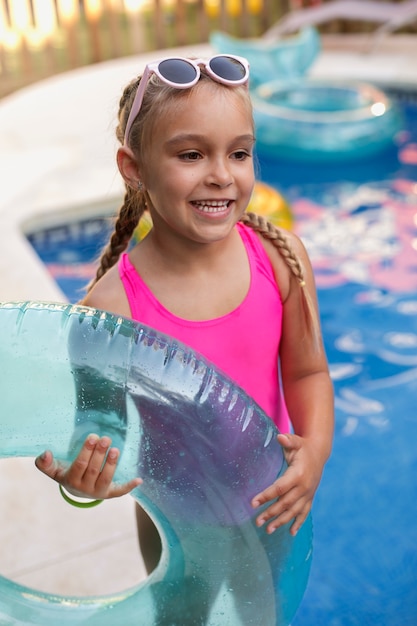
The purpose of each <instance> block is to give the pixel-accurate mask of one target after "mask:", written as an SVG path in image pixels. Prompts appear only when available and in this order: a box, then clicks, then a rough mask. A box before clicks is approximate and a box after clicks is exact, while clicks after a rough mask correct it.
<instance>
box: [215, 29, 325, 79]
mask: <svg viewBox="0 0 417 626" xmlns="http://www.w3.org/2000/svg"><path fill="white" fill-rule="evenodd" d="M210 44H211V46H212V47H213V48H214V50H215V51H216V52H219V53H225V54H237V55H238V56H243V57H245V58H246V59H247V60H248V61H249V65H250V85H251V88H253V87H255V86H256V85H259V84H262V83H264V82H265V77H266V78H267V79H268V80H273V79H280V80H284V79H293V78H294V77H296V76H303V75H304V74H305V72H306V71H307V70H308V69H309V67H310V66H311V65H312V63H313V62H314V60H315V59H316V57H317V55H318V54H319V52H320V49H321V42H320V35H319V33H318V31H317V30H316V29H315V28H313V27H306V28H304V29H303V30H301V31H300V32H299V33H297V34H296V35H292V36H290V37H286V38H280V39H275V40H272V41H271V40H270V39H267V38H262V37H260V38H258V39H238V38H236V37H232V36H231V35H228V34H226V33H222V32H218V31H216V32H213V33H212V34H211V35H210Z"/></svg>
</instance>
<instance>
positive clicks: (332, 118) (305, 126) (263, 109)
mask: <svg viewBox="0 0 417 626" xmlns="http://www.w3.org/2000/svg"><path fill="white" fill-rule="evenodd" d="M252 101H253V106H254V117H255V125H256V138H257V151H258V152H259V154H266V155H270V156H272V157H275V158H281V157H282V158H285V159H294V160H301V161H302V160H309V161H311V160H314V161H334V160H339V161H342V160H346V159H356V158H361V157H369V156H372V155H375V154H377V153H379V152H381V151H383V150H384V149H387V148H388V147H391V146H393V140H394V137H395V135H396V133H397V132H399V131H400V129H401V128H402V116H401V113H400V110H399V108H398V107H397V106H396V105H395V104H394V103H393V102H392V100H391V99H390V98H388V96H387V95H386V94H384V93H383V92H382V91H381V90H380V89H378V88H376V87H374V86H372V85H370V84H367V83H361V82H352V83H348V82H339V83H335V82H333V81H332V82H327V81H314V80H310V79H300V80H292V81H282V80H276V81H271V82H268V83H264V84H263V85H260V86H259V87H257V88H255V89H254V91H253V92H252Z"/></svg>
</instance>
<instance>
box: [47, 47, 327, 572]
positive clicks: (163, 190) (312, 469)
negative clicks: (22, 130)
mask: <svg viewBox="0 0 417 626" xmlns="http://www.w3.org/2000/svg"><path fill="white" fill-rule="evenodd" d="M248 77H249V71H248V65H247V62H246V61H245V60H244V59H242V58H239V57H232V56H228V55H218V56H216V57H213V58H212V59H211V60H210V61H208V62H206V61H203V60H190V59H180V58H170V59H163V60H161V61H159V62H156V63H152V64H150V65H148V66H147V67H146V69H145V72H144V74H143V76H142V78H141V79H138V80H135V81H133V82H132V83H131V84H129V85H128V86H127V88H126V89H125V92H124V94H123V96H122V98H121V101H120V111H119V125H118V127H117V137H118V139H119V141H120V143H121V147H120V148H119V150H118V153H117V163H118V167H119V170H120V173H121V175H122V177H123V179H124V181H125V184H126V194H125V198H124V202H123V205H122V207H121V209H120V211H119V215H118V219H117V221H116V224H115V230H114V233H113V235H112V237H111V240H110V243H109V245H108V246H107V248H106V249H105V250H104V252H103V254H102V257H101V261H100V266H99V269H98V272H97V277H96V279H95V280H94V282H93V284H92V285H91V286H90V289H89V291H88V294H87V296H86V297H85V299H84V301H83V304H85V305H88V306H91V307H96V308H99V309H105V310H108V311H111V312H112V313H115V314H117V315H123V316H126V317H130V318H134V319H136V320H139V321H141V322H142V323H144V324H147V325H149V326H152V327H154V328H156V329H157V330H159V331H161V332H164V333H166V334H169V335H171V336H174V337H176V338H177V339H178V340H180V341H182V342H184V343H186V344H188V345H189V346H191V347H192V348H193V349H194V350H196V351H198V352H200V353H202V354H203V355H204V356H205V357H207V358H208V359H209V360H210V361H212V362H213V363H215V364H216V365H217V366H218V367H219V369H221V370H222V371H224V372H225V374H226V375H228V376H229V377H231V378H232V379H234V380H235V381H236V382H237V383H238V384H239V385H240V386H241V387H242V388H243V389H245V391H246V392H247V393H249V395H251V396H252V397H253V398H254V399H255V400H256V401H257V403H258V404H259V405H260V406H261V407H262V408H263V409H264V411H265V412H266V413H267V415H269V416H270V418H271V419H272V420H274V422H275V423H276V425H277V426H278V428H279V430H280V432H281V433H282V434H280V435H279V442H280V444H281V445H282V446H283V448H284V452H285V456H286V460H287V462H288V469H287V471H286V472H285V474H284V475H283V476H282V477H281V478H279V479H278V480H277V481H275V483H274V484H272V485H271V486H270V487H269V488H267V489H266V490H265V491H263V492H262V493H259V494H258V495H257V496H256V497H255V498H254V499H253V501H252V506H253V507H255V508H256V507H258V506H260V505H263V504H265V503H267V502H268V503H269V506H268V507H267V508H266V509H265V510H263V512H262V513H261V514H260V515H259V516H258V518H257V524H258V525H259V526H262V525H265V527H266V531H267V532H269V533H271V532H273V531H274V530H275V529H277V528H278V527H280V526H282V525H284V524H287V523H289V522H292V524H291V533H292V534H295V533H297V531H298V530H299V528H300V527H301V525H302V524H303V522H304V521H305V519H306V517H307V515H308V513H309V511H310V508H311V505H312V500H313V496H314V493H315V491H316V489H317V487H318V484H319V481H320V478H321V475H322V471H323V467H324V464H325V462H326V460H327V459H328V457H329V454H330V450H331V442H332V434H333V393H332V384H331V380H330V377H329V372H328V366H327V362H326V357H325V353H324V349H323V345H322V340H321V335H320V330H319V323H318V312H317V302H316V293H315V286H314V279H313V274H312V269H311V265H310V262H309V259H308V256H307V253H306V251H305V249H304V247H303V245H302V243H301V242H300V240H299V239H298V238H297V237H296V236H295V235H294V234H293V233H289V232H284V231H282V229H278V228H276V227H274V226H272V225H271V224H270V223H268V222H267V221H266V220H264V219H263V218H260V217H257V216H256V215H253V214H248V213H245V210H246V207H247V205H248V203H249V200H250V197H251V194H252V189H253V186H254V182H255V174H254V145H255V136H254V123H253V117H252V109H251V102H250V96H249V91H248ZM145 211H149V213H150V216H151V218H152V224H153V226H152V229H151V230H150V232H149V234H148V235H147V236H146V237H145V238H144V239H143V240H141V241H140V242H139V243H136V244H135V245H134V246H133V247H132V248H131V249H130V251H129V252H125V250H126V249H127V248H128V245H129V243H130V240H131V237H132V235H133V231H134V229H135V228H136V226H137V224H138V222H139V220H140V219H141V217H142V216H143V214H144V212H145ZM290 421H291V425H290ZM291 426H292V429H291ZM291 430H293V433H292V432H290V431H291ZM118 454H119V451H118V450H117V449H116V448H112V447H111V441H110V438H109V437H102V438H99V437H97V436H95V435H91V436H90V437H88V438H87V440H86V441H85V443H84V445H83V447H82V449H81V451H80V453H79V456H78V457H77V459H76V460H75V461H74V463H73V464H72V465H71V466H70V467H64V466H63V465H61V464H59V463H58V462H57V461H56V460H55V459H54V458H53V457H52V454H51V453H50V452H46V453H44V454H43V455H41V456H40V457H39V458H38V459H37V460H36V463H37V467H38V468H39V469H40V470H41V471H43V472H44V473H45V474H47V475H48V476H50V477H51V478H53V479H54V480H56V481H58V482H59V483H60V484H61V485H63V486H64V487H66V488H67V489H69V490H70V491H71V492H72V493H74V494H77V495H84V496H87V497H93V498H100V499H102V498H113V497H116V496H121V495H124V494H126V493H128V492H130V491H131V490H132V489H134V488H135V487H137V485H138V484H139V483H140V479H138V478H136V479H133V480H132V481H130V482H129V483H127V484H124V485H115V484H114V483H113V482H112V478H113V475H114V471H115V467H116V464H117V459H118ZM277 498H278V499H277ZM138 525H139V534H140V539H141V547H142V550H143V553H144V560H145V564H146V567H147V569H148V571H149V572H150V571H152V570H153V569H154V567H155V566H156V564H157V563H158V560H159V557H160V542H159V537H158V534H157V532H156V530H155V527H154V526H153V523H152V522H151V520H150V519H149V517H148V516H147V515H146V514H145V512H144V511H142V510H141V509H139V510H138ZM144 537H145V538H146V539H145V540H144V539H143V538H144Z"/></svg>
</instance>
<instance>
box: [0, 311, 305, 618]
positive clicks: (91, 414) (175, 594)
mask: <svg viewBox="0 0 417 626" xmlns="http://www.w3.org/2000/svg"><path fill="white" fill-rule="evenodd" d="M254 332H256V331H254ZM0 362H1V364H2V368H1V371H2V374H1V378H0V398H1V418H0V457H15V456H36V455H38V454H39V453H40V452H41V451H43V450H44V449H45V447H48V448H50V449H51V450H52V452H53V453H54V455H56V456H57V457H58V458H60V459H62V460H68V461H70V460H71V459H73V458H74V457H75V455H76V454H77V451H78V450H79V447H80V444H81V442H82V441H83V440H84V438H85V436H86V435H87V434H88V433H90V432H97V433H98V434H99V435H103V434H108V435H110V436H111V437H112V439H113V442H114V445H117V446H118V447H120V449H121V450H122V454H121V458H120V462H119V465H118V469H117V473H116V481H118V482H125V481H126V480H128V479H130V478H132V477H135V476H137V475H139V476H141V477H142V478H143V479H144V482H143V485H141V487H140V488H138V489H136V490H135V492H134V494H133V495H134V498H135V499H136V500H137V501H138V502H140V504H141V505H142V506H143V507H144V508H145V509H146V510H147V511H148V513H149V515H150V516H151V517H152V519H153V520H154V522H155V524H156V525H157V527H158V529H159V532H160V534H161V538H162V543H163V553H162V557H161V561H160V563H159V565H158V567H157V568H156V570H155V571H154V572H153V574H152V575H151V576H150V577H149V578H148V579H147V580H146V581H145V582H144V583H143V584H140V585H138V586H137V587H135V588H133V589H129V590H126V591H125V592H121V593H117V594H112V595H111V596H100V597H95V598H78V597H73V598H68V597H65V598H64V597H61V596H55V595H52V594H49V595H48V594H45V593H41V592H38V591H35V590H33V589H29V588H26V587H22V586H20V585H18V584H16V583H14V582H12V581H10V580H8V579H6V578H3V577H0V623H1V624H3V625H4V626H6V625H12V624H13V625H16V624H20V625H22V624H24V625H25V626H28V625H31V624H39V625H40V624H41V625H42V626H48V625H50V626H52V625H53V626H56V625H57V624H59V625H60V626H65V625H68V626H74V625H75V624H88V625H92V626H93V625H96V626H114V625H115V624H122V625H123V626H130V625H132V626H133V625H135V626H198V625H200V624H201V625H202V624H204V625H211V626H228V625H230V626H250V625H253V626H273V625H274V624H276V625H278V624H279V626H285V625H287V624H289V622H290V620H291V619H292V617H293V615H294V614H295V611H296V610H297V607H298V605H299V603H300V601H301V598H302V596H303V593H304V590H305V587H306V584H307V579H308V574H309V569H310V563H311V541H312V528H311V519H310V518H309V519H308V520H307V522H306V523H305V524H304V526H303V527H302V529H301V530H300V532H299V533H298V534H297V536H296V537H295V538H293V537H292V536H291V535H290V533H289V529H288V527H284V528H282V529H280V530H278V531H276V532H275V533H273V534H272V535H268V534H267V533H266V531H265V529H264V528H260V529H259V528H257V526H256V524H255V521H254V520H255V517H256V512H255V511H254V510H253V509H252V508H251V506H250V501H251V498H252V497H253V496H254V495H255V494H256V493H257V492H258V491H260V490H262V489H264V488H265V487H266V486H267V485H269V484H271V483H272V482H273V481H274V480H275V479H276V478H277V476H278V475H280V473H282V472H283V471H284V470H285V461H284V457H283V453H282V449H281V447H280V446H279V444H278V442H277V439H276V434H277V431H276V428H275V427H274V425H273V423H272V422H271V420H269V419H268V418H267V417H266V416H265V414H264V413H263V412H262V410H261V409H260V408H259V407H258V406H257V405H256V404H255V403H254V402H253V401H252V400H251V399H250V398H249V397H248V396H247V395H246V394H245V393H244V392H243V391H242V390H241V389H240V388H238V387H237V386H236V385H235V384H234V383H233V382H232V381H230V380H228V379H227V378H226V377H225V376H223V375H222V374H221V373H220V372H219V371H217V370H216V368H215V367H213V366H212V365H211V364H210V363H208V362H207V361H206V360H205V359H203V358H202V357H201V356H199V355H198V354H196V353H194V352H193V351H192V350H191V349H189V348H187V347H186V346H184V345H181V344H179V343H178V342H177V341H175V340H173V339H171V338H169V337H167V336H164V335H161V334H160V333H158V332H156V331H155V330H153V329H151V328H148V327H145V326H143V325H141V324H138V323H135V322H133V321H130V320H127V319H125V318H121V317H116V316H113V315H110V314H109V313H106V312H103V311H98V310H94V309H90V308H86V307H81V306H73V305H63V304H46V303H6V304H3V305H1V306H0ZM28 435H29V436H28ZM34 471H36V470H34ZM103 506H105V505H103ZM258 513H259V511H258ZM81 514H82V512H80V515H81Z"/></svg>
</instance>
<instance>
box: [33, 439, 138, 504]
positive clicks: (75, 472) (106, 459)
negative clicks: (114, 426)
mask: <svg viewBox="0 0 417 626" xmlns="http://www.w3.org/2000/svg"><path fill="white" fill-rule="evenodd" d="M119 456H120V452H119V450H118V449H117V448H112V447H111V439H110V437H98V436H97V435H95V434H91V435H89V436H88V437H87V439H86V440H85V441H84V444H83V446H82V448H81V450H80V452H79V453H78V455H77V457H76V459H75V460H74V461H73V463H72V464H71V465H69V466H64V465H62V464H61V463H59V462H57V461H55V460H54V458H53V456H52V453H51V452H49V451H46V452H44V453H43V454H41V455H40V456H39V457H38V458H37V459H36V460H35V464H36V466H37V467H38V469H40V470H41V471H42V472H43V473H44V474H46V475H47V476H49V477H50V478H53V479H54V480H56V481H57V482H59V483H60V484H61V485H62V486H63V487H65V488H67V489H68V490H69V491H70V492H71V493H72V494H74V495H76V496H81V497H87V498H95V499H100V500H102V499H105V498H114V497H119V496H122V495H125V494H127V493H129V492H130V491H132V489H134V488H135V487H137V486H138V485H140V484H141V483H142V480H141V479H140V478H134V479H132V480H131V481H129V482H127V483H125V484H123V485H116V484H115V483H113V477H114V474H115V471H116V467H117V462H118V460H119Z"/></svg>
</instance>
